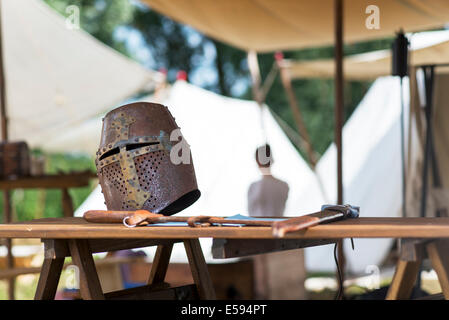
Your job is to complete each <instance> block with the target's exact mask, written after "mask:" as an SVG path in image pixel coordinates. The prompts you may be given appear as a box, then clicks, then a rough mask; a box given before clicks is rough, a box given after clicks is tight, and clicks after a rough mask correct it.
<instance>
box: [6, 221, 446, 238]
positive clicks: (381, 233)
mask: <svg viewBox="0 0 449 320" xmlns="http://www.w3.org/2000/svg"><path fill="white" fill-rule="evenodd" d="M271 231H272V230H271V228H270V227H215V226H214V227H208V228H191V227H149V226H145V227H137V228H127V227H125V226H122V225H116V224H95V223H89V222H86V221H84V219H82V218H58V219H55V218H50V219H39V220H33V221H30V222H23V223H11V224H0V237H1V238H41V239H68V238H77V239H100V238H102V239H195V238H200V237H206V238H207V237H211V238H230V239H274V237H273V235H272V232H271ZM343 238H427V239H432V238H449V218H358V219H348V220H343V221H338V222H334V223H329V224H323V225H318V226H315V227H312V228H309V229H306V230H301V231H297V232H293V233H289V234H286V236H285V239H343Z"/></svg>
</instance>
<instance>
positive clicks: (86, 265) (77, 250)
mask: <svg viewBox="0 0 449 320" xmlns="http://www.w3.org/2000/svg"><path fill="white" fill-rule="evenodd" d="M68 244H69V249H70V255H71V256H72V259H73V262H74V264H75V265H76V266H77V267H78V268H79V284H80V292H81V297H82V298H83V299H84V300H103V299H104V295H103V291H102V289H101V284H100V279H99V278H98V274H97V270H96V268H95V263H94V259H93V258H92V251H91V250H90V247H89V243H88V241H87V240H82V239H77V240H72V239H71V240H68Z"/></svg>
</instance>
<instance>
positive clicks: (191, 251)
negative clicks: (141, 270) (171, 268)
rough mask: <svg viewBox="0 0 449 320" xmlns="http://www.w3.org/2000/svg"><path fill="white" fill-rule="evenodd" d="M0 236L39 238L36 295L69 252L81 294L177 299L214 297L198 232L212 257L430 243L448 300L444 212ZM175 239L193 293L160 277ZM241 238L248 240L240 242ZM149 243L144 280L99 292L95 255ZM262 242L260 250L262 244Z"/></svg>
mask: <svg viewBox="0 0 449 320" xmlns="http://www.w3.org/2000/svg"><path fill="white" fill-rule="evenodd" d="M0 237H2V238H40V239H42V240H43V241H44V244H45V246H46V250H45V261H44V264H43V267H42V271H41V276H40V280H39V285H38V289H37V292H36V298H37V299H49V298H53V297H54V293H55V292H56V286H57V283H58V280H59V275H60V271H61V269H62V264H63V261H64V258H65V257H66V256H72V258H73V261H74V263H75V264H76V265H77V266H78V268H79V270H80V290H81V294H82V296H83V298H85V299H102V298H109V299H114V298H123V297H133V298H142V297H143V296H144V295H145V296H146V297H148V295H146V293H148V292H153V293H156V295H153V297H165V298H167V297H172V298H173V297H177V298H179V297H180V296H182V295H183V296H184V297H186V295H187V296H188V297H199V298H203V299H213V298H214V297H215V294H214V291H213V287H212V283H211V281H210V277H209V273H208V271H207V266H206V263H205V260H204V257H203V254H202V251H201V247H200V245H199V242H198V238H202V237H205V238H213V239H214V252H215V253H214V256H216V257H222V258H223V257H224V258H226V257H235V256H244V255H248V254H254V253H266V252H272V251H279V250H287V249H293V248H301V247H307V246H314V245H320V244H323V243H330V242H335V241H336V240H338V239H344V238H400V239H407V240H410V239H416V240H420V241H428V242H427V243H428V245H427V244H426V246H427V247H426V248H427V251H428V252H429V256H430V258H431V260H432V259H433V260H432V263H433V264H434V268H435V270H436V272H437V274H438V277H439V280H440V283H441V284H442V288H443V293H444V295H445V297H446V298H449V285H448V284H449V276H448V275H449V273H448V270H449V260H448V259H447V257H446V256H445V255H443V251H444V250H443V249H445V246H446V242H447V240H446V239H447V238H449V218H359V219H354V220H346V221H340V222H336V223H332V224H327V225H319V226H316V227H313V228H310V229H307V230H304V231H298V232H294V233H290V234H287V235H286V237H285V238H283V239H276V238H273V236H272V234H271V228H269V227H218V226H217V227H210V228H190V227H137V228H127V227H124V226H122V225H118V224H115V225H114V224H94V223H87V222H85V221H84V220H83V219H82V218H60V219H40V220H33V221H30V222H24V223H14V224H4V225H0ZM442 238H446V239H442ZM175 242H183V243H184V245H185V247H186V252H187V255H188V259H189V263H190V266H191V269H192V275H193V279H194V281H195V287H196V289H197V290H196V291H192V287H189V288H169V287H167V285H166V284H164V282H163V280H164V277H165V272H166V269H167V267H168V263H169V258H170V254H171V249H172V245H173V243H175ZM244 243H246V244H249V245H246V246H244V245H242V244H244ZM261 244H262V245H261ZM150 245H158V249H157V252H156V256H155V259H154V263H153V269H152V270H151V276H150V279H149V284H148V286H146V287H145V288H143V289H131V290H128V291H126V290H124V291H123V292H119V293H113V294H109V295H105V294H103V292H102V291H101V286H100V284H99V281H98V276H97V274H96V271H95V264H94V261H93V259H92V253H95V252H103V251H112V250H122V249H126V248H137V247H143V246H150ZM262 246H263V247H264V248H265V249H261V247H262ZM236 248H238V249H239V250H236ZM245 248H246V249H245ZM414 265H415V263H411V264H410V263H407V261H406V260H405V262H404V261H402V260H401V261H400V262H399V264H398V269H397V270H396V274H395V277H394V279H393V283H392V286H390V292H389V298H392V299H394V298H403V297H406V294H407V291H408V290H409V288H411V287H412V286H413V281H412V280H413V279H412V278H411V276H410V274H413V273H414V271H415V269H414V268H413V266H414ZM407 270H408V271H407ZM410 270H412V271H413V272H410ZM391 288H393V289H391ZM162 292H164V293H162Z"/></svg>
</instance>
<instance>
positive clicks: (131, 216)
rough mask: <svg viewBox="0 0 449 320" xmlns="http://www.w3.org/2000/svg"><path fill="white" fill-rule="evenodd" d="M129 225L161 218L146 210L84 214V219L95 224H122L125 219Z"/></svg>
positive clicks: (104, 211) (101, 211) (90, 212)
mask: <svg viewBox="0 0 449 320" xmlns="http://www.w3.org/2000/svg"><path fill="white" fill-rule="evenodd" d="M127 217H128V219H127V223H128V224H130V225H139V224H140V223H142V222H143V221H146V220H149V219H152V218H160V217H163V215H161V214H157V213H152V212H150V211H147V210H136V211H108V210H90V211H87V212H85V213H84V219H85V220H86V221H89V222H95V223H123V219H125V218H127Z"/></svg>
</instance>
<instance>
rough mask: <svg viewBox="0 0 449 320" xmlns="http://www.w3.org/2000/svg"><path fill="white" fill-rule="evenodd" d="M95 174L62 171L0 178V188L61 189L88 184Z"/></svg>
mask: <svg viewBox="0 0 449 320" xmlns="http://www.w3.org/2000/svg"><path fill="white" fill-rule="evenodd" d="M96 177H97V175H96V174H95V173H92V172H79V173H64V174H52V175H42V176H30V177H22V178H18V179H14V180H0V189H2V190H5V189H34V188H40V189H63V188H77V187H85V186H88V185H89V181H90V179H92V178H96Z"/></svg>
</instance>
